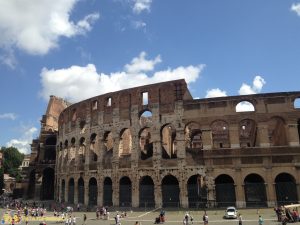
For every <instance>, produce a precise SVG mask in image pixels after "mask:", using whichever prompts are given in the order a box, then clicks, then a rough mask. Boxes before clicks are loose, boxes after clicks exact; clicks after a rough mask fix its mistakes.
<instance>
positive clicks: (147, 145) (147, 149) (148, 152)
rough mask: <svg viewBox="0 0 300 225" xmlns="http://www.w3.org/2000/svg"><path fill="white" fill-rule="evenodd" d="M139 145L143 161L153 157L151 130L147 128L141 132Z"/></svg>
mask: <svg viewBox="0 0 300 225" xmlns="http://www.w3.org/2000/svg"><path fill="white" fill-rule="evenodd" d="M139 143H140V149H141V159H142V160H146V159H149V158H151V157H152V156H153V143H152V140H151V130H150V128H149V127H145V128H143V129H141V130H140V132H139Z"/></svg>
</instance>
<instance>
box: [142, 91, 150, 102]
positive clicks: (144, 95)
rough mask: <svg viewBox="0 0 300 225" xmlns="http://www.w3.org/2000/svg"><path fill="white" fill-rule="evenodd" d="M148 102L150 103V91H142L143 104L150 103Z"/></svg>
mask: <svg viewBox="0 0 300 225" xmlns="http://www.w3.org/2000/svg"><path fill="white" fill-rule="evenodd" d="M148 103H149V100H148V92H142V104H143V105H148Z"/></svg>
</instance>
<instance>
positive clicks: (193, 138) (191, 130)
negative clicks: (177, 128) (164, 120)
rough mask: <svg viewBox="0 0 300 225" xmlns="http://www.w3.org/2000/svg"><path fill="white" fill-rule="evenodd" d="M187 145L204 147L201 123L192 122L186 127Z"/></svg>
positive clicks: (191, 147) (198, 147)
mask: <svg viewBox="0 0 300 225" xmlns="http://www.w3.org/2000/svg"><path fill="white" fill-rule="evenodd" d="M185 147H186V148H187V149H202V148H203V143H202V131H201V129H200V126H199V124H197V123H195V122H192V123H189V124H188V125H187V126H186V127H185Z"/></svg>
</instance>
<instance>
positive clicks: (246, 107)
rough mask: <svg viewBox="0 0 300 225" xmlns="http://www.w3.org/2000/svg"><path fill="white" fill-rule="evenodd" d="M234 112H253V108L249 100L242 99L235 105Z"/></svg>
mask: <svg viewBox="0 0 300 225" xmlns="http://www.w3.org/2000/svg"><path fill="white" fill-rule="evenodd" d="M235 111H236V112H254V111H255V108H254V105H253V104H252V103H251V102H248V101H242V102H240V103H238V104H237V105H236V106H235Z"/></svg>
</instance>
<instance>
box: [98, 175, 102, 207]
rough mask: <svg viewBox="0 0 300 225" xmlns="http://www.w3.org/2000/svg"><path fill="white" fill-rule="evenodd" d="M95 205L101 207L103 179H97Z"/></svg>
mask: <svg viewBox="0 0 300 225" xmlns="http://www.w3.org/2000/svg"><path fill="white" fill-rule="evenodd" d="M97 190H98V195H97V205H99V206H101V205H103V177H102V176H101V177H98V179H97Z"/></svg>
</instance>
